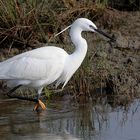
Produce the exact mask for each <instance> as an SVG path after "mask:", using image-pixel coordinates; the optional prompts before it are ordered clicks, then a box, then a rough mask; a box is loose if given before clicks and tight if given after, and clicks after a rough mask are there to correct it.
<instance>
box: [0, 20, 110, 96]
mask: <svg viewBox="0 0 140 140" xmlns="http://www.w3.org/2000/svg"><path fill="white" fill-rule="evenodd" d="M69 27H70V28H71V29H70V37H71V40H72V42H73V44H74V45H75V51H74V52H73V53H72V54H68V53H67V52H66V51H65V50H63V49H61V48H58V47H55V46H45V47H42V48H38V49H34V50H32V51H28V52H25V53H22V54H19V55H17V56H14V57H12V58H10V59H8V60H6V61H3V62H1V63H0V79H2V80H6V81H7V83H8V85H9V86H11V87H16V86H18V85H23V86H28V87H34V88H35V89H36V90H38V94H40V93H41V91H42V89H43V87H44V86H46V85H49V84H51V83H53V82H56V86H58V85H59V84H60V83H62V84H63V87H64V86H65V85H66V84H67V82H68V81H69V79H70V78H71V77H72V75H73V74H74V73H75V71H76V70H77V69H78V68H79V66H80V65H81V63H82V61H83V59H84V58H85V55H86V52H87V42H86V40H85V39H84V38H83V37H82V36H81V32H82V31H91V32H98V29H97V27H96V25H95V24H94V23H93V22H92V21H90V20H88V19H86V18H79V19H77V20H76V21H75V22H74V23H73V24H72V25H70V26H69ZM69 27H68V28H69ZM99 33H102V32H101V31H100V32H99ZM104 35H105V34H104ZM105 36H106V37H108V36H107V35H105Z"/></svg>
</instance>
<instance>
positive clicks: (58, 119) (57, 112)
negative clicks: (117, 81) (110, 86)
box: [0, 98, 140, 140]
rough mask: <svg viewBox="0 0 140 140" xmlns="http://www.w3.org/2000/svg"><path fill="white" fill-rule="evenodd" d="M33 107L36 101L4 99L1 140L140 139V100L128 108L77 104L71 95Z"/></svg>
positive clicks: (0, 103) (0, 106)
mask: <svg viewBox="0 0 140 140" xmlns="http://www.w3.org/2000/svg"><path fill="white" fill-rule="evenodd" d="M47 105H48V106H47V110H46V111H43V112H40V113H36V112H34V111H32V109H33V106H34V103H32V102H28V101H20V100H15V99H12V100H11V99H3V100H2V99H1V100H0V139H1V140H15V139H20V140H25V139H27V140H38V139H40V140H140V102H139V101H138V100H135V101H134V102H133V103H131V104H130V105H129V107H128V108H127V109H124V108H121V107H116V108H112V107H111V106H110V105H109V104H107V103H102V104H96V105H95V104H93V103H92V102H91V101H89V103H86V104H75V103H71V102H69V100H68V99H67V98H65V99H63V100H54V101H51V102H50V103H48V104H47Z"/></svg>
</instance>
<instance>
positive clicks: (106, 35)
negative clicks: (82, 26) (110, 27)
mask: <svg viewBox="0 0 140 140" xmlns="http://www.w3.org/2000/svg"><path fill="white" fill-rule="evenodd" d="M94 30H95V31H96V32H97V33H99V34H102V35H103V36H105V37H107V38H109V39H110V41H112V42H115V41H116V40H115V39H114V38H112V37H111V36H109V35H108V34H106V33H104V32H103V31H101V30H100V29H95V28H94Z"/></svg>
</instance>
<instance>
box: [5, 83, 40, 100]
mask: <svg viewBox="0 0 140 140" xmlns="http://www.w3.org/2000/svg"><path fill="white" fill-rule="evenodd" d="M21 86H22V85H18V86H16V87H14V88H13V89H11V90H10V91H9V92H7V93H6V95H7V96H8V97H10V98H17V99H21V100H28V101H33V102H38V98H37V99H32V98H27V97H22V96H16V95H14V96H11V93H13V92H14V91H15V90H17V89H18V88H20V87H21Z"/></svg>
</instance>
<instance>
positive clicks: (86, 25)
mask: <svg viewBox="0 0 140 140" xmlns="http://www.w3.org/2000/svg"><path fill="white" fill-rule="evenodd" d="M72 26H75V27H79V28H81V30H82V31H91V32H95V29H97V27H96V25H95V24H94V23H93V22H92V21H91V20H89V19H87V18H78V19H77V20H75V21H74V22H73V24H72Z"/></svg>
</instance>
